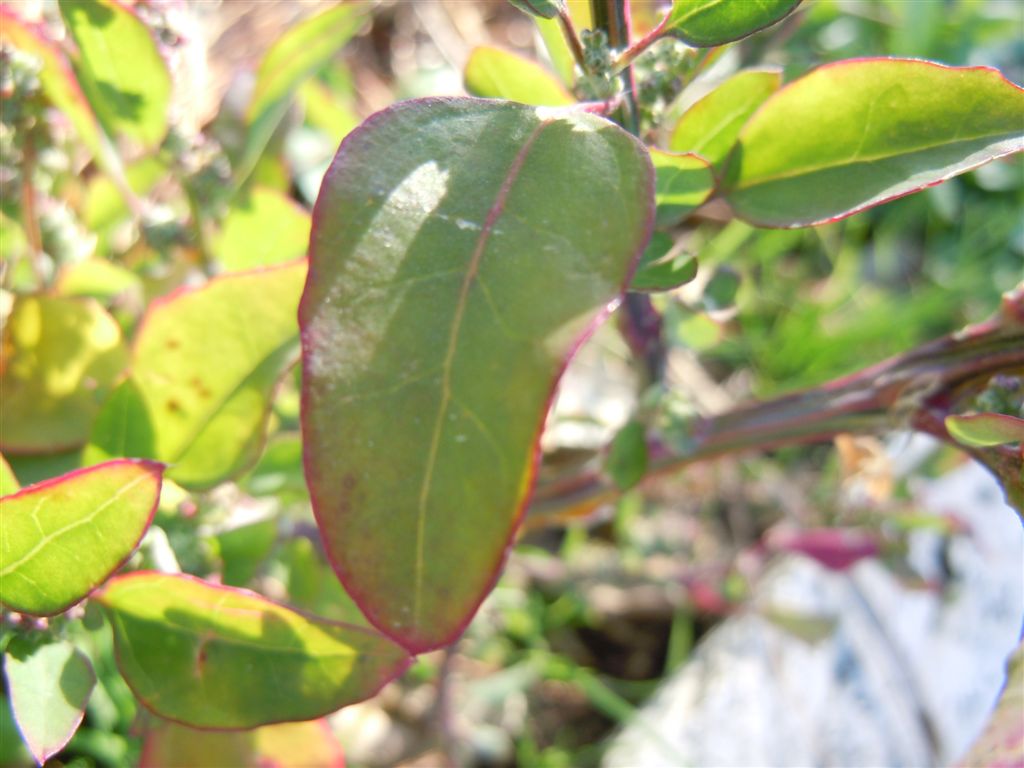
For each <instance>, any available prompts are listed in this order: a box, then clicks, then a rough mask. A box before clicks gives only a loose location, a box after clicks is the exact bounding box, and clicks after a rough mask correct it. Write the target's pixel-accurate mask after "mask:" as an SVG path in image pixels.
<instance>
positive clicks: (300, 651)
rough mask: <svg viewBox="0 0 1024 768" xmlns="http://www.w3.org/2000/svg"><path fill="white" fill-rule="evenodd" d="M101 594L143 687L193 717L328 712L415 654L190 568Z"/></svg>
mask: <svg viewBox="0 0 1024 768" xmlns="http://www.w3.org/2000/svg"><path fill="white" fill-rule="evenodd" d="M96 599H97V600H98V601H99V602H100V603H102V605H103V606H104V607H105V608H106V609H107V611H108V614H109V616H110V621H111V624H112V625H113V628H114V647H115V651H116V655H117V663H118V667H119V668H120V670H121V674H122V675H124V678H125V680H126V681H127V682H128V684H129V686H131V688H132V690H133V691H134V692H135V695H136V696H138V698H139V699H140V700H141V701H142V703H143V704H145V705H146V706H147V707H148V708H149V709H151V710H153V712H155V713H156V714H158V715H160V716H161V717H165V718H167V719H169V720H174V721H176V722H178V723H182V724H184V725H191V726H195V727H200V728H223V729H234V728H255V727H257V726H261V725H267V724H270V723H277V722H282V721H285V720H309V719H312V718H315V717H320V716H322V715H325V714H327V713H329V712H333V711H334V710H336V709H340V708H341V707H343V706H345V705H346V704H352V703H355V702H357V701H360V700H362V699H365V698H368V697H370V696H372V695H373V694H374V693H376V692H377V690H378V689H380V687H381V686H382V685H383V684H384V683H386V682H387V681H388V680H390V679H392V678H393V677H395V676H396V675H398V674H400V673H401V672H402V671H403V670H404V669H405V667H406V666H407V665H408V663H409V657H408V655H407V654H406V653H405V652H404V651H403V650H402V649H401V648H400V647H399V646H397V645H395V644H394V643H393V642H391V641H390V640H388V639H387V638H385V637H384V636H382V635H379V634H378V633H376V632H374V631H372V630H369V629H364V628H361V627H353V626H350V625H347V624H339V623H337V622H333V621H327V620H326V619H320V618H317V617H315V616H307V615H305V614H301V613H298V612H296V611H293V610H292V609H290V608H287V607H285V606H283V605H278V604H277V603H273V602H271V601H269V600H267V599H266V598H264V597H261V596H260V595H257V594H256V593H254V592H249V591H247V590H242V589H235V588H233V587H222V586H215V585H213V584H208V583H206V582H203V581H200V580H199V579H196V578H193V577H190V576H179V575H168V574H162V573H149V572H139V573H133V574H128V575H125V576H121V577H119V578H116V579H113V580H111V581H110V582H109V583H108V584H107V585H106V586H105V587H104V588H103V590H102V591H100V592H99V593H98V594H97V596H96Z"/></svg>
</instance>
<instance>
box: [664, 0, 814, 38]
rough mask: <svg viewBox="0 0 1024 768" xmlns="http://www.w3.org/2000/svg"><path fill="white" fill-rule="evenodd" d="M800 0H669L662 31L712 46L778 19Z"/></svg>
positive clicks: (752, 31)
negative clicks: (670, 0)
mask: <svg viewBox="0 0 1024 768" xmlns="http://www.w3.org/2000/svg"><path fill="white" fill-rule="evenodd" d="M798 5H800V0H672V10H670V11H669V12H668V16H666V17H665V21H664V22H663V23H662V27H661V28H662V31H663V32H664V34H667V35H672V36H673V37H678V38H679V39H680V40H682V41H683V42H684V43H686V44H687V45H692V46H694V47H695V48H712V47H714V46H716V45H722V44H723V43H730V42H732V41H733V40H739V39H741V38H744V37H747V36H748V35H752V34H754V33H755V32H757V31H758V30H761V29H764V28H765V27H770V26H771V25H772V24H775V23H776V22H778V21H781V20H782V19H784V18H785V17H786V16H788V15H789V14H790V13H792V12H793V10H794V9H795V8H796V7H797V6H798Z"/></svg>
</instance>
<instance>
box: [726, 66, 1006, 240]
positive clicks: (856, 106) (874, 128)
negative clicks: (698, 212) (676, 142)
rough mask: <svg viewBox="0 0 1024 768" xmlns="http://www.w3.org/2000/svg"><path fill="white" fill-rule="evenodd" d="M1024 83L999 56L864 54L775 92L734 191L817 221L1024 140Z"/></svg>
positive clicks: (766, 215)
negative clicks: (960, 58) (960, 63)
mask: <svg viewBox="0 0 1024 768" xmlns="http://www.w3.org/2000/svg"><path fill="white" fill-rule="evenodd" d="M1022 114H1024V89H1021V88H1020V87H1019V86H1017V85H1015V84H1013V83H1011V82H1010V81H1008V80H1006V79H1005V78H1004V77H1003V76H1002V75H1001V74H1000V73H999V72H997V71H996V70H994V69H989V68H987V67H962V68H961V67H947V66H943V65H941V64H935V63H932V62H928V61H918V60H911V59H855V60H852V61H842V62H837V63H835V64H828V65H825V66H823V67H819V68H818V69H816V70H814V71H813V72H811V73H810V74H808V75H805V76H804V77H802V78H800V79H799V80H796V81H795V82H793V83H791V84H790V85H788V86H786V87H785V88H783V89H782V90H780V91H777V92H776V93H775V94H774V95H772V96H771V97H769V98H768V100H767V101H765V102H764V104H762V105H761V108H760V109H758V110H757V112H756V113H755V114H754V116H753V117H751V118H750V120H749V121H748V122H747V123H746V125H745V126H744V127H743V130H742V131H741V132H740V135H739V139H738V143H737V145H736V147H735V148H734V149H733V152H732V155H731V156H730V158H729V160H728V168H727V169H726V172H725V177H726V178H725V182H724V184H723V186H724V192H725V197H726V199H727V200H728V201H729V203H730V204H731V205H732V207H733V209H734V210H735V211H736V213H737V214H738V215H739V216H740V217H742V218H744V219H746V220H747V221H750V222H751V223H754V224H759V225H762V226H777V227H796V226H807V225H809V224H816V223H821V222H825V221H831V220H834V219H838V218H842V217H844V216H848V215H850V214H852V213H856V212H857V211H861V210H864V209H865V208H869V207H871V206H874V205H878V204H880V203H883V202H885V201H887V200H891V199H893V198H896V197H901V196H903V195H907V194H910V193H911V192H916V191H917V190H920V189H922V188H924V187H927V186H930V185H932V184H938V183H939V182H942V181H945V180H946V179H948V178H950V177H952V176H956V175H957V174H960V173H963V172H965V171H968V170H970V169H972V168H976V167H977V166H979V165H982V164H984V163H986V162H988V161H990V160H992V159H994V158H997V157H1001V156H1003V155H1007V154H1010V153H1012V152H1018V151H1020V150H1021V148H1022V147H1024V120H1022V119H1021V115H1022Z"/></svg>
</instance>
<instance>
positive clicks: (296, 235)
mask: <svg viewBox="0 0 1024 768" xmlns="http://www.w3.org/2000/svg"><path fill="white" fill-rule="evenodd" d="M308 245H309V212H308V211H307V210H306V209H304V208H303V207H302V206H300V205H299V204H298V203H296V202H295V201H294V200H292V199H291V198H289V197H288V196H286V195H283V194H281V193H280V192H275V191H274V190H272V189H266V188H264V187H255V188H254V189H252V190H251V191H249V192H248V193H245V194H243V195H241V196H239V197H237V198H235V199H234V200H233V201H232V203H231V207H230V208H229V209H228V213H227V216H226V217H225V219H224V225H223V228H222V229H221V231H220V233H219V234H218V236H217V237H216V238H215V239H214V241H213V253H214V255H215V256H216V257H217V260H218V261H219V262H220V263H221V265H222V266H223V267H224V269H226V270H229V271H236V270H240V269H251V268H253V267H265V266H269V265H271V264H280V263H282V262H285V261H294V260H295V259H297V258H299V257H301V256H305V255H306V247H307V246H308Z"/></svg>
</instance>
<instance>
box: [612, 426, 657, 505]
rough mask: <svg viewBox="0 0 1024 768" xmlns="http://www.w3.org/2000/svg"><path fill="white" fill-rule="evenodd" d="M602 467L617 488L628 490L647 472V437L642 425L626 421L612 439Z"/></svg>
mask: <svg viewBox="0 0 1024 768" xmlns="http://www.w3.org/2000/svg"><path fill="white" fill-rule="evenodd" d="M604 469H605V471H606V472H607V473H608V475H609V477H611V479H612V481H613V482H614V483H615V485H617V486H618V487H619V490H622V491H628V490H629V489H630V488H632V487H633V486H635V485H636V484H637V483H639V482H640V481H641V480H643V479H644V475H645V474H646V473H647V437H646V435H645V431H644V425H643V424H641V423H640V422H637V421H630V422H627V423H626V425H625V426H624V427H622V429H620V430H619V431H618V432H617V433H616V434H615V437H614V438H613V439H612V442H611V445H610V446H609V448H608V455H607V457H606V458H605V462H604Z"/></svg>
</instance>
